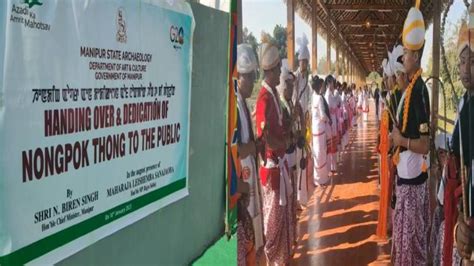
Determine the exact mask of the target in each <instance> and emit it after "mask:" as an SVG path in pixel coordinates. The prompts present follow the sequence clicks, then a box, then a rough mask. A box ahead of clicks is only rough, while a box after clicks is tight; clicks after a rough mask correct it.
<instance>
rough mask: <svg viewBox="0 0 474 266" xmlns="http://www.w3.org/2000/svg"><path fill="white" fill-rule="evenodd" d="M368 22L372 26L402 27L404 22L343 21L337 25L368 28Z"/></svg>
mask: <svg viewBox="0 0 474 266" xmlns="http://www.w3.org/2000/svg"><path fill="white" fill-rule="evenodd" d="M367 22H370V26H385V25H387V26H393V25H402V24H403V21H394V20H370V19H367V20H341V21H338V22H337V24H339V25H341V26H349V25H354V26H359V25H363V26H367Z"/></svg>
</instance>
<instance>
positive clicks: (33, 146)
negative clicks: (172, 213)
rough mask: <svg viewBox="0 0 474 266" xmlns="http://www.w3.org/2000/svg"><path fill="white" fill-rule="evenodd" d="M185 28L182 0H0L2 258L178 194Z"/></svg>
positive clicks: (52, 246)
mask: <svg viewBox="0 0 474 266" xmlns="http://www.w3.org/2000/svg"><path fill="white" fill-rule="evenodd" d="M193 30H194V18H193V15H192V11H191V8H190V6H189V4H187V3H186V2H184V1H164V0H163V1H158V0H148V1H145V0H143V1H125V0H61V1H59V0H56V1H54V0H48V1H46V0H5V1H1V3H0V153H1V154H0V265H9V264H15V265H16V264H23V263H28V262H32V263H55V262H57V261H60V260H62V259H64V258H65V257H67V256H70V255H71V254H73V253H75V252H77V251H79V250H81V249H83V248H84V247H87V246H89V245H91V244H92V243H94V242H96V241H98V240H99V239H101V238H104V237H105V236H107V235H110V234H112V233H113V232H115V231H117V230H120V229H122V228H123V227H125V226H127V225H130V224H132V223H134V222H135V221H137V220H139V219H141V218H143V217H145V216H147V215H149V214H151V213H153V212H155V211H157V210H158V209H160V208H162V207H164V206H166V205H168V204H170V203H172V202H175V201H177V200H179V199H181V198H183V197H185V196H186V195H187V194H188V188H187V184H188V182H187V180H188V157H189V156H188V155H189V115H190V95H191V73H192V72H191V65H192V62H191V61H192V41H193ZM161 230H166V229H165V228H162V229H161Z"/></svg>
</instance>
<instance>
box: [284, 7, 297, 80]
mask: <svg viewBox="0 0 474 266" xmlns="http://www.w3.org/2000/svg"><path fill="white" fill-rule="evenodd" d="M286 43H287V58H288V67H289V68H290V70H291V71H294V70H295V0H288V1H287V2H286Z"/></svg>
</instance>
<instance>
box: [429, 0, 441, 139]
mask: <svg viewBox="0 0 474 266" xmlns="http://www.w3.org/2000/svg"><path fill="white" fill-rule="evenodd" d="M440 2H441V0H433V67H432V72H431V76H433V77H435V78H439V64H440V37H441V36H440V34H441V33H440V32H441V30H440V20H441V3H440ZM438 95H439V83H438V81H436V80H434V79H433V86H432V91H431V99H432V103H431V128H432V130H431V132H432V134H434V133H435V132H436V129H437V128H438V104H439V103H438ZM433 137H434V135H433Z"/></svg>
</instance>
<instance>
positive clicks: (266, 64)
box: [259, 34, 280, 70]
mask: <svg viewBox="0 0 474 266" xmlns="http://www.w3.org/2000/svg"><path fill="white" fill-rule="evenodd" d="M259 56H260V65H261V67H262V69H263V70H270V69H272V68H274V67H276V66H277V65H278V63H279V62H280V53H279V52H278V49H277V48H276V46H275V45H273V44H271V43H270V36H269V35H268V34H262V44H261V45H260V52H259Z"/></svg>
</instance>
